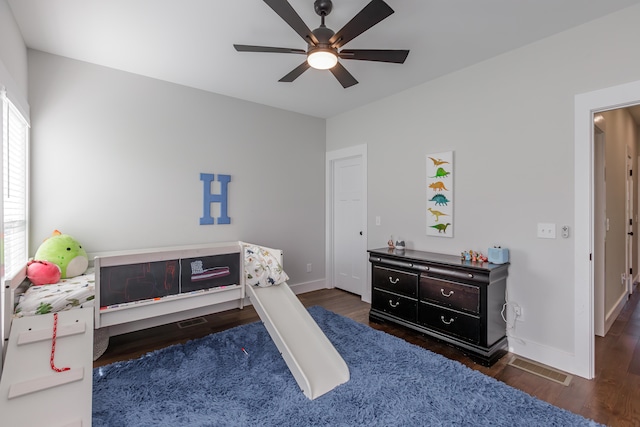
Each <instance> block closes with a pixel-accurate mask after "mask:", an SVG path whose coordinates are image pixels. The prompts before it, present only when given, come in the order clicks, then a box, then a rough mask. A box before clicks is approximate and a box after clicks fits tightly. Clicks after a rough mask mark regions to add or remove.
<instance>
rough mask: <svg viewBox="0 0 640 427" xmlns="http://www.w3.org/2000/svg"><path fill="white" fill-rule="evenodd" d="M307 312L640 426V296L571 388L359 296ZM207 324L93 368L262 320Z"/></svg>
mask: <svg viewBox="0 0 640 427" xmlns="http://www.w3.org/2000/svg"><path fill="white" fill-rule="evenodd" d="M298 297H299V298H300V300H301V301H302V303H303V304H304V305H305V306H307V307H310V306H313V305H320V306H323V307H325V308H326V309H328V310H331V311H333V312H334V313H338V314H341V315H343V316H346V317H349V318H351V319H353V320H355V321H357V322H360V323H364V324H365V325H370V326H371V327H372V328H375V329H379V330H382V331H384V332H387V333H389V334H392V335H395V336H398V337H400V338H402V339H404V340H406V341H409V342H411V343H413V344H416V345H418V346H421V347H424V348H427V349H429V350H431V351H434V352H437V353H440V354H442V355H444V356H446V357H449V358H451V359H455V360H458V361H459V362H461V363H463V364H465V365H467V366H469V367H471V368H473V369H476V370H478V371H480V372H482V373H484V374H486V375H489V376H492V377H494V378H496V379H497V380H499V381H502V382H504V383H506V384H509V385H511V386H513V387H515V388H518V389H520V390H523V391H525V392H527V393H529V394H530V395H533V396H536V397H538V398H539V399H542V400H545V401H547V402H549V403H551V404H553V405H556V406H558V407H561V408H565V409H567V410H569V411H571V412H574V413H577V414H580V415H582V416H584V417H586V418H590V419H593V420H595V421H597V422H599V423H602V424H605V425H608V426H613V427H617V426H640V307H639V304H638V301H640V292H638V291H637V292H635V293H634V294H633V295H632V297H631V299H630V300H629V301H628V303H627V305H626V306H625V308H624V310H623V312H622V313H621V314H620V316H619V317H618V319H617V320H616V322H615V323H614V325H613V326H612V327H611V329H610V331H609V332H608V333H607V336H606V337H604V338H601V337H596V378H595V379H593V380H585V379H583V378H580V377H576V376H574V377H573V379H572V381H571V383H570V384H569V386H564V385H561V384H557V383H555V382H552V381H550V380H547V379H544V378H541V377H538V376H536V375H533V374H530V373H528V372H525V371H522V370H520V369H517V368H514V367H512V366H509V365H508V364H507V362H508V361H509V360H510V357H511V356H512V355H511V354H507V355H506V356H504V357H503V358H502V359H500V360H499V361H498V362H497V363H496V364H494V365H493V366H492V367H485V366H481V365H478V364H476V363H474V362H473V361H472V360H470V359H469V358H467V357H466V356H464V355H463V354H462V353H461V352H460V351H458V350H457V349H455V348H453V347H450V346H448V345H446V344H443V343H440V342H437V341H435V340H432V339H430V338H428V337H425V336H422V335H421V334H418V333H416V332H414V331H411V330H409V329H405V328H402V327H397V326H394V325H390V324H377V323H370V322H369V304H367V303H364V302H362V301H361V300H360V298H359V297H358V296H355V295H352V294H349V293H347V292H343V291H340V290H337V289H326V290H320V291H315V292H309V293H306V294H301V295H298ZM205 318H206V320H207V322H206V323H203V324H200V325H196V326H191V327H189V328H185V329H180V328H179V327H178V326H177V325H176V324H175V323H173V324H169V325H164V326H159V327H156V328H151V329H146V330H144V331H138V332H132V333H129V334H125V335H120V336H116V337H111V340H110V343H109V348H108V349H107V351H106V352H105V353H104V354H103V355H102V357H100V358H99V359H98V360H97V361H95V362H94V367H98V366H102V365H106V364H109V363H113V362H116V361H120V360H127V359H132V358H136V357H139V356H141V355H143V354H145V353H147V352H149V351H152V350H155V349H159V348H162V347H166V346H168V345H172V344H178V343H181V342H185V341H188V340H190V339H194V338H199V337H202V336H205V335H207V334H210V333H213V332H219V331H222V330H225V329H228V328H231V327H234V326H238V325H242V324H245V323H250V322H255V321H257V320H259V318H258V315H257V314H256V312H255V310H254V309H253V307H251V306H248V307H245V308H244V309H242V310H240V309H238V310H230V311H226V312H223V313H218V314H214V315H210V316H206V317H205Z"/></svg>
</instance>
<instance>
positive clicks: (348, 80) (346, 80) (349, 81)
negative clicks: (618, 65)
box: [329, 62, 358, 89]
mask: <svg viewBox="0 0 640 427" xmlns="http://www.w3.org/2000/svg"><path fill="white" fill-rule="evenodd" d="M329 71H331V74H333V75H334V76H335V77H336V79H338V81H339V82H340V84H341V85H342V87H343V88H345V89H346V88H348V87H351V86H353V85H355V84H358V81H357V80H356V79H355V78H354V77H353V76H352V75H351V73H350V72H348V71H347V69H346V68H344V67H343V66H342V64H341V63H339V62H338V63H337V64H336V65H335V66H334V67H333V68H330V69H329Z"/></svg>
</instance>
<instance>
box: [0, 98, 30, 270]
mask: <svg viewBox="0 0 640 427" xmlns="http://www.w3.org/2000/svg"><path fill="white" fill-rule="evenodd" d="M1 97H2V104H3V105H2V183H3V186H2V195H3V198H2V203H3V206H2V219H3V221H2V226H3V230H2V242H1V243H2V246H1V247H0V251H1V252H2V253H3V255H4V256H3V264H4V277H5V278H10V277H12V276H13V275H14V274H15V273H17V272H18V271H19V270H20V269H22V268H23V267H24V266H25V264H26V262H27V257H28V253H27V197H28V187H27V182H28V180H27V174H28V142H29V126H28V125H27V122H26V120H25V119H24V117H23V116H22V115H21V114H20V112H19V111H18V109H17V108H16V107H15V106H14V105H13V104H12V103H11V101H10V100H9V99H8V98H7V96H6V94H5V93H4V92H3V93H2V96H1Z"/></svg>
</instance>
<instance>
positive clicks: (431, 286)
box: [420, 275, 480, 313]
mask: <svg viewBox="0 0 640 427" xmlns="http://www.w3.org/2000/svg"><path fill="white" fill-rule="evenodd" d="M420 300H421V301H431V302H434V303H436V304H440V305H444V306H446V307H451V308H454V309H456V310H462V311H468V312H470V313H479V312H480V288H478V287H477V286H470V285H463V284H460V283H454V282H449V281H448V280H441V279H434V278H433V277H428V276H425V275H422V276H420Z"/></svg>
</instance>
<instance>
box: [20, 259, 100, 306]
mask: <svg viewBox="0 0 640 427" xmlns="http://www.w3.org/2000/svg"><path fill="white" fill-rule="evenodd" d="M95 291H96V290H95V273H94V271H93V267H92V268H89V269H87V271H86V272H85V273H84V274H81V275H80V276H76V277H72V278H70V279H62V280H60V281H59V282H58V283H56V284H53V285H41V286H30V287H29V289H27V291H26V292H25V293H24V294H22V295H20V297H19V298H18V303H17V304H16V308H15V311H14V317H26V316H35V315H39V314H47V313H55V312H59V311H67V310H73V309H76V308H84V307H93V302H94V298H95Z"/></svg>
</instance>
